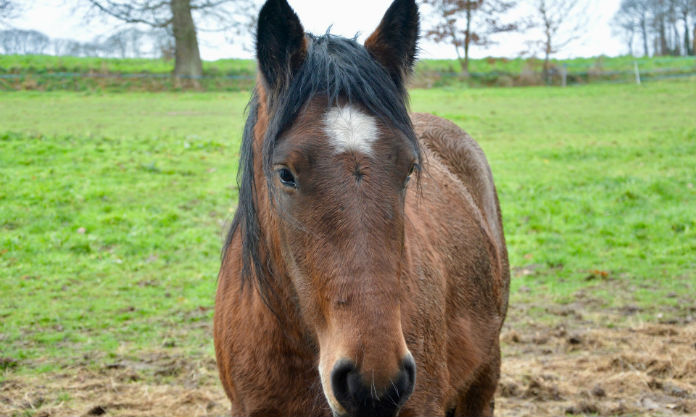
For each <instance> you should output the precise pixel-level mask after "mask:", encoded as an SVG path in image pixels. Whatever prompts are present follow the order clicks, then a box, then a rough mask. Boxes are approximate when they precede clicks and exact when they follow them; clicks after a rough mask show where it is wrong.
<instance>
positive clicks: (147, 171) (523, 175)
mask: <svg viewBox="0 0 696 417" xmlns="http://www.w3.org/2000/svg"><path fill="white" fill-rule="evenodd" d="M123 65H126V64H123ZM0 66H1V65H0ZM225 71H226V70H225ZM411 97H412V108H413V110H414V111H426V112H431V113H435V114H437V115H440V116H442V117H445V118H448V119H450V120H452V121H454V122H455V123H457V124H458V125H459V126H461V127H463V128H464V129H466V130H467V131H468V132H469V133H471V134H472V135H473V136H474V137H475V138H476V139H477V140H478V141H479V142H480V144H481V145H482V147H483V149H484V150H485V151H486V153H487V155H488V158H489V161H490V163H491V165H492V169H493V173H494V176H495V178H496V183H497V186H498V191H499V194H500V199H501V204H502V210H503V215H504V223H505V230H506V236H507V240H508V246H509V249H510V256H511V264H512V268H513V284H512V298H511V311H510V316H509V320H508V322H507V324H506V329H505V332H504V334H503V341H504V355H505V357H506V359H505V360H504V362H505V365H504V369H503V375H504V377H503V380H502V383H501V389H500V392H499V399H498V408H499V412H500V414H502V415H523V414H525V413H526V414H527V415H559V414H564V413H566V412H567V413H571V414H601V415H622V414H631V415H637V414H645V415H656V414H663V415H672V414H682V415H683V414H689V413H696V395H695V393H696V365H694V362H693V358H694V355H696V345H694V344H693V343H694V340H696V339H694V338H695V337H696V325H695V323H696V322H695V318H694V316H695V315H696V307H695V306H696V295H695V294H696V256H694V255H695V254H696V216H695V215H694V213H695V210H696V209H695V208H696V188H695V186H696V163H695V162H694V161H695V157H694V155H696V122H695V121H696V105H694V103H696V80H695V79H694V78H688V79H683V80H678V81H669V82H659V83H650V84H647V85H643V86H641V87H638V86H635V85H590V86H582V87H575V88H566V89H560V88H538V87H531V88H520V89H466V88H458V87H451V88H440V89H429V90H418V89H417V90H413V91H412V95H411ZM247 99H248V93H247V92H237V93H235V92H229V93H196V92H188V93H157V94H151V93H124V94H108V93H100V92H95V93H80V92H26V91H25V92H12V93H7V92H6V93H1V95H0V184H2V185H1V186H0V293H1V294H2V297H1V298H0V372H1V373H0V415H6V414H9V415H65V414H84V413H87V412H93V413H97V414H98V412H99V410H98V409H97V407H101V408H102V409H103V410H104V411H106V412H108V413H109V414H110V415H119V414H123V415H129V414H131V415H132V414H138V415H145V414H152V415H163V414H166V415H194V414H196V415H205V414H216V415H220V414H224V412H225V409H226V405H225V399H224V395H223V394H222V392H221V389H220V387H219V385H218V382H217V380H216V371H215V364H214V359H213V358H214V354H213V349H212V337H211V334H210V329H211V317H212V306H213V298H214V293H215V285H216V274H217V268H218V266H219V254H220V247H221V242H222V237H223V235H224V232H225V227H226V226H225V225H226V224H227V223H228V222H229V221H230V220H231V218H232V215H233V213H234V210H235V206H236V198H237V189H236V182H235V175H236V169H237V158H238V148H239V142H240V134H241V127H242V124H243V121H244V113H243V112H244V108H245V105H246V102H247ZM651 360H652V362H651ZM612 381H614V383H613V382H612ZM612 384H613V385H612Z"/></svg>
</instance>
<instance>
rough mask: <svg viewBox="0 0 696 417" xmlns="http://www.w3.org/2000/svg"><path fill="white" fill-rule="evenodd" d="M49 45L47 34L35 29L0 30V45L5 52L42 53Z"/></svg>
mask: <svg viewBox="0 0 696 417" xmlns="http://www.w3.org/2000/svg"><path fill="white" fill-rule="evenodd" d="M49 45H50V39H49V38H48V36H46V35H44V34H43V33H41V32H39V31H36V30H22V29H7V30H3V31H0V46H2V49H3V51H4V53H6V54H43V53H45V52H46V49H47V48H48V46H49Z"/></svg>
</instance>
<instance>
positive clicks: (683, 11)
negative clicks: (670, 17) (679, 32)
mask: <svg viewBox="0 0 696 417" xmlns="http://www.w3.org/2000/svg"><path fill="white" fill-rule="evenodd" d="M676 8H677V13H678V14H679V17H680V18H681V21H682V23H683V24H684V55H694V49H693V44H692V43H691V39H690V36H691V35H690V32H691V28H690V27H689V17H690V16H692V15H694V16H696V0H677V1H676Z"/></svg>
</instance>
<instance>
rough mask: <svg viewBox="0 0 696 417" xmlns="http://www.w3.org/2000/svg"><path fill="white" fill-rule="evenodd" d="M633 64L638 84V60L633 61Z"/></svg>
mask: <svg viewBox="0 0 696 417" xmlns="http://www.w3.org/2000/svg"><path fill="white" fill-rule="evenodd" d="M633 66H634V68H635V71H636V84H638V85H640V70H639V69H638V61H633Z"/></svg>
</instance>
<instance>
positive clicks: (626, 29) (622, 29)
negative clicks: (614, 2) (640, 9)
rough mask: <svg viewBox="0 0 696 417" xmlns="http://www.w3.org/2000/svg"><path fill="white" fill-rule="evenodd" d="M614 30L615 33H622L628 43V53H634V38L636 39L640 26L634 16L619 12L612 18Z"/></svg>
mask: <svg viewBox="0 0 696 417" xmlns="http://www.w3.org/2000/svg"><path fill="white" fill-rule="evenodd" d="M612 26H613V32H614V34H615V35H620V36H621V35H622V36H623V37H624V38H625V40H626V42H627V44H628V53H629V54H630V55H634V53H633V40H634V39H635V35H636V30H637V29H638V26H637V25H636V22H635V20H634V19H633V17H632V16H630V15H627V14H625V13H621V11H620V10H619V12H617V13H616V14H615V15H614V17H613V19H612Z"/></svg>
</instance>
